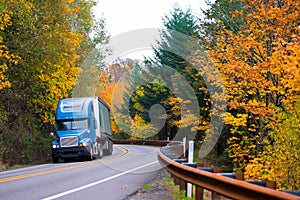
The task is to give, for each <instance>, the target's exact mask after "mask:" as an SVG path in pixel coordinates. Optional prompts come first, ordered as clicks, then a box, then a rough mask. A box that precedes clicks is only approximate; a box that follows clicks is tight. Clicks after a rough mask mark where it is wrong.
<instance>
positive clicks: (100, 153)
mask: <svg viewBox="0 0 300 200" xmlns="http://www.w3.org/2000/svg"><path fill="white" fill-rule="evenodd" d="M102 157H103V148H102V144H101V143H99V145H98V154H97V158H98V159H101V158H102Z"/></svg>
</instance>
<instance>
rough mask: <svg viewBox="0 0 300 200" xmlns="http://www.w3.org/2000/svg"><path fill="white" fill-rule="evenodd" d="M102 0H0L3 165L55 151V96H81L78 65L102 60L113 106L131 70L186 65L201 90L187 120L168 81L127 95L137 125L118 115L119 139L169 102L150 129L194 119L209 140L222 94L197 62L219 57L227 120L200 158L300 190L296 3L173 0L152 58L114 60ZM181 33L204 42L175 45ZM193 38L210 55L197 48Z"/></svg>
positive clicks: (172, 129) (100, 87)
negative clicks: (189, 5) (121, 121)
mask: <svg viewBox="0 0 300 200" xmlns="http://www.w3.org/2000/svg"><path fill="white" fill-rule="evenodd" d="M95 5H96V3H95V2H94V1H91V0H89V1H86V0H59V1H56V0H45V1H25V0H0V97H1V101H0V165H1V166H2V167H7V166H12V165H15V164H28V163H32V162H34V161H36V160H40V159H43V158H46V157H47V155H48V154H49V152H50V141H51V140H52V138H51V137H50V135H49V132H50V131H51V130H50V129H52V128H53V126H55V123H54V119H55V109H56V104H57V102H58V100H59V99H61V98H67V97H72V96H73V94H74V93H73V89H74V88H75V87H76V85H78V84H79V82H78V81H79V79H78V77H79V75H82V74H84V73H85V72H84V70H83V65H93V69H95V70H96V72H97V73H96V74H99V76H97V77H96V81H97V89H96V91H95V95H98V96H100V97H101V98H103V99H104V100H105V101H106V102H107V103H108V104H111V99H112V93H113V90H114V88H115V87H116V85H117V84H118V81H119V80H120V78H121V77H122V75H123V74H124V73H130V74H133V75H134V74H143V73H145V72H146V71H145V70H146V69H149V68H151V67H152V70H153V69H154V70H159V69H161V67H164V66H169V67H171V68H172V69H174V70H176V71H177V72H179V73H180V74H181V75H183V76H184V77H185V79H186V80H187V82H188V83H189V85H190V86H191V87H192V88H193V90H194V93H195V94H196V97H197V101H198V106H199V113H200V116H196V117H197V119H196V120H195V116H190V120H186V121H184V122H183V120H185V119H183V118H182V116H181V113H180V109H181V107H180V105H182V104H181V103H182V102H183V101H184V100H183V99H181V98H180V97H178V96H176V95H175V93H174V92H173V91H171V90H170V89H168V88H167V87H165V86H164V85H161V84H159V82H157V83H155V82H154V83H147V84H145V85H143V86H141V87H139V88H137V89H136V90H135V92H134V94H133V95H132V96H130V97H127V98H130V105H129V113H130V116H131V119H129V120H131V121H132V123H131V124H132V126H129V127H127V129H126V131H125V130H124V128H122V127H119V126H118V125H117V124H116V122H115V120H114V118H113V117H114V116H112V128H113V132H114V138H122V139H136V138H144V137H145V135H147V134H145V133H146V132H147V131H149V126H147V124H149V123H150V118H149V110H150V108H151V106H152V105H154V104H160V105H162V106H163V107H164V109H165V111H166V112H165V117H166V123H165V124H164V126H163V128H162V129H161V130H160V131H159V132H158V133H157V134H156V135H154V136H151V137H147V139H167V138H168V137H169V138H170V139H172V138H173V137H174V136H175V134H176V132H177V131H178V129H179V128H182V127H180V125H181V124H187V125H186V127H185V128H188V129H193V130H196V132H197V134H196V137H195V142H196V145H197V146H198V147H199V148H200V146H201V144H202V141H203V139H204V138H205V137H206V136H207V135H208V134H209V132H208V127H209V123H210V119H211V117H212V115H213V113H214V111H213V110H211V109H210V108H211V106H212V103H214V102H212V96H211V93H210V91H209V90H208V89H207V85H206V82H205V80H204V79H203V77H202V76H201V73H200V72H199V68H200V69H205V68H209V67H211V66H212V65H213V66H214V67H215V68H217V69H218V71H219V72H220V73H221V75H222V79H223V83H222V84H223V85H219V84H221V83H220V82H219V81H218V80H214V79H215V77H214V75H213V74H211V75H209V76H208V77H207V78H208V79H209V80H211V82H214V84H215V88H216V89H218V88H221V87H222V86H224V87H225V90H226V106H227V109H226V114H225V115H222V116H220V117H222V119H223V121H224V127H223V130H222V134H221V136H220V138H219V140H218V142H217V144H216V145H215V146H214V149H213V150H212V151H211V153H210V154H209V155H208V156H206V157H205V158H204V159H202V160H200V161H201V162H204V161H205V162H206V163H209V164H210V165H216V166H219V167H221V168H222V169H223V170H225V171H230V170H234V171H235V172H237V173H244V174H245V178H246V179H264V180H273V181H276V182H277V186H278V189H293V190H295V189H296V190H297V189H298V190H299V189H300V159H299V156H300V131H299V130H300V129H299V128H300V119H299V115H300V99H299V92H300V81H299V80H300V70H299V64H300V48H299V45H300V33H299V31H300V2H299V1H293V0H216V1H214V2H213V3H210V2H208V5H209V9H207V10H206V11H203V13H204V16H203V17H202V18H199V17H196V16H195V15H193V13H192V12H191V10H189V9H187V10H182V9H181V8H179V7H178V6H175V7H174V8H173V10H171V11H170V14H169V15H167V16H165V17H164V18H163V24H164V28H165V29H164V30H163V31H161V34H160V37H161V40H160V42H157V44H156V45H154V46H153V50H154V56H153V57H151V58H145V59H144V60H142V61H140V60H133V59H130V58H128V59H117V60H115V61H114V62H113V63H111V64H107V63H104V58H105V56H107V55H108V54H109V51H104V50H99V51H97V52H98V53H97V54H96V55H93V57H90V52H94V50H95V49H97V48H98V46H99V45H100V44H106V43H108V41H109V33H107V31H106V29H105V20H104V19H96V18H95V16H94V14H93V11H92V8H93V6H95ZM175 32H179V33H182V34H184V35H187V36H189V37H192V38H193V40H196V41H197V43H196V44H189V43H188V42H187V43H184V42H181V43H178V42H177V41H178V38H177V35H176V34H175ZM195 46H196V47H197V48H198V49H202V52H205V56H204V54H203V53H199V52H196V51H193V49H194V48H195ZM169 47H172V48H177V49H181V50H185V51H186V52H190V54H189V58H188V59H187V58H183V57H181V56H179V55H176V54H175V53H172V52H170V51H166V48H169ZM86 58H89V60H90V61H89V62H88V63H86ZM208 63H209V64H208ZM195 66H197V67H195ZM200 71H201V70H200ZM92 74H95V73H92ZM90 75H91V74H89V73H86V74H85V77H86V76H90ZM176 78H177V77H172V79H175V80H176ZM81 84H82V83H81ZM87 86H88V85H87ZM195 122H196V123H195ZM128 130H129V131H130V134H128V133H127V131H128ZM208 161H209V162H208Z"/></svg>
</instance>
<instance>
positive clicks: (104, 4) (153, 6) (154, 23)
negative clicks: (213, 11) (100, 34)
mask: <svg viewBox="0 0 300 200" xmlns="http://www.w3.org/2000/svg"><path fill="white" fill-rule="evenodd" d="M176 3H177V4H178V5H179V7H180V8H182V9H183V10H185V9H187V8H190V9H191V10H192V12H193V14H194V15H196V16H198V17H200V16H201V8H202V9H205V8H207V6H206V3H205V0H98V5H97V7H96V8H95V9H94V10H95V14H96V17H100V16H102V15H103V16H104V18H105V20H106V29H107V31H108V33H109V34H110V35H111V37H114V36H117V35H120V34H122V33H124V32H127V31H132V30H135V29H143V28H163V24H162V18H164V17H165V15H169V14H170V11H172V10H173V7H174V5H175V4H176Z"/></svg>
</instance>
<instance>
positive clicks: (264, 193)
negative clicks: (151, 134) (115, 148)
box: [113, 140, 300, 200]
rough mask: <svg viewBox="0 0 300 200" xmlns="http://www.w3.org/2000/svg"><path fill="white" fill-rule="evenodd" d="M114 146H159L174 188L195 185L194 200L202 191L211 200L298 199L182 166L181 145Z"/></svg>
mask: <svg viewBox="0 0 300 200" xmlns="http://www.w3.org/2000/svg"><path fill="white" fill-rule="evenodd" d="M113 143H114V144H131V145H149V146H158V147H161V148H160V149H159V150H158V160H159V162H160V165H161V166H162V167H163V168H165V169H166V170H167V171H168V172H169V173H170V174H171V176H172V177H173V178H174V181H175V183H176V184H177V185H179V186H180V188H181V189H182V190H186V188H187V183H191V184H193V185H195V186H196V193H195V199H196V200H202V199H203V196H204V189H206V190H210V191H212V199H220V195H221V196H224V197H228V198H232V199H245V200H247V199H263V200H265V199H270V200H276V199H285V200H286V199H291V200H296V199H297V200H300V197H299V196H296V195H293V194H289V193H286V192H281V191H277V190H274V189H270V188H266V187H262V186H259V185H254V184H252V183H249V182H246V181H242V180H236V179H233V178H230V177H231V176H232V175H230V174H229V175H228V176H226V175H221V174H220V173H212V172H209V171H211V170H206V169H204V168H203V169H202V170H199V169H196V168H193V167H190V166H187V165H183V164H181V161H182V162H184V161H186V160H185V159H180V157H182V154H183V145H182V143H181V142H176V141H165V140H113Z"/></svg>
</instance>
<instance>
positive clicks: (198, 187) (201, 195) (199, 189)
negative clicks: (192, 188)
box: [195, 186, 204, 200]
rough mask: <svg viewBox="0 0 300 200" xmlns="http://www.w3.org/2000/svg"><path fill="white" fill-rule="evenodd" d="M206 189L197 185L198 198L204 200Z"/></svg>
mask: <svg viewBox="0 0 300 200" xmlns="http://www.w3.org/2000/svg"><path fill="white" fill-rule="evenodd" d="M203 195H204V190H203V188H202V187H200V186H196V196H195V199H196V200H203Z"/></svg>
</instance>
